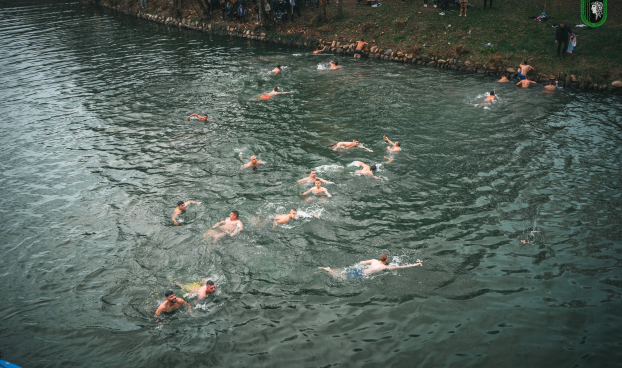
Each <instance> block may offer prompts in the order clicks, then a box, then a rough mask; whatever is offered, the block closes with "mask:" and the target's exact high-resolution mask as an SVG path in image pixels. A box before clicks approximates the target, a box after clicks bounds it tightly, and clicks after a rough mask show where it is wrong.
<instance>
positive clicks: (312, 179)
mask: <svg viewBox="0 0 622 368" xmlns="http://www.w3.org/2000/svg"><path fill="white" fill-rule="evenodd" d="M316 180H319V181H321V182H322V183H324V184H335V183H333V182H332V181H328V180H324V179H322V178H318V177H317V176H316V173H315V170H311V172H310V173H309V176H307V177H306V178H302V179H300V180H298V184H305V183H315V181H316Z"/></svg>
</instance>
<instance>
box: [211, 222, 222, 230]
mask: <svg viewBox="0 0 622 368" xmlns="http://www.w3.org/2000/svg"><path fill="white" fill-rule="evenodd" d="M224 223H225V222H224V221H220V222H217V223H216V224H215V225H214V226H212V227H210V229H215V228H216V227H218V226H220V225H222V224H224Z"/></svg>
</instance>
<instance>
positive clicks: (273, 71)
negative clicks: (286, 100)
mask: <svg viewBox="0 0 622 368" xmlns="http://www.w3.org/2000/svg"><path fill="white" fill-rule="evenodd" d="M280 72H281V66H280V65H279V63H276V68H274V69H272V73H274V74H275V75H276V74H279V73H280Z"/></svg>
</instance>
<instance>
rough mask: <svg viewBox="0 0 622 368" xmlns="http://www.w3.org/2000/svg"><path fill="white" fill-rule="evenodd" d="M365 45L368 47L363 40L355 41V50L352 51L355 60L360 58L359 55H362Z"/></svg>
mask: <svg viewBox="0 0 622 368" xmlns="http://www.w3.org/2000/svg"><path fill="white" fill-rule="evenodd" d="M353 45H354V44H353ZM365 45H369V44H368V43H367V42H365V40H364V39H361V40H360V41H356V50H354V58H355V59H360V58H361V55H362V54H363V48H364V47H365Z"/></svg>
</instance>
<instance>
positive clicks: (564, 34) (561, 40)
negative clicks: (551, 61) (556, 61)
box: [555, 23, 572, 57]
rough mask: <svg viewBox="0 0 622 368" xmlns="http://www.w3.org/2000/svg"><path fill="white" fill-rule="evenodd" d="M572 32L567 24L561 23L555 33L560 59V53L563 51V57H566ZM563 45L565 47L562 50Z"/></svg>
mask: <svg viewBox="0 0 622 368" xmlns="http://www.w3.org/2000/svg"><path fill="white" fill-rule="evenodd" d="M571 33H572V31H571V30H570V28H569V27H566V24H564V23H560V24H559V28H557V31H556V32H555V43H556V44H557V57H560V54H559V51H560V50H561V56H563V57H566V50H567V49H568V37H570V34H571ZM562 44H563V45H564V46H563V48H562Z"/></svg>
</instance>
